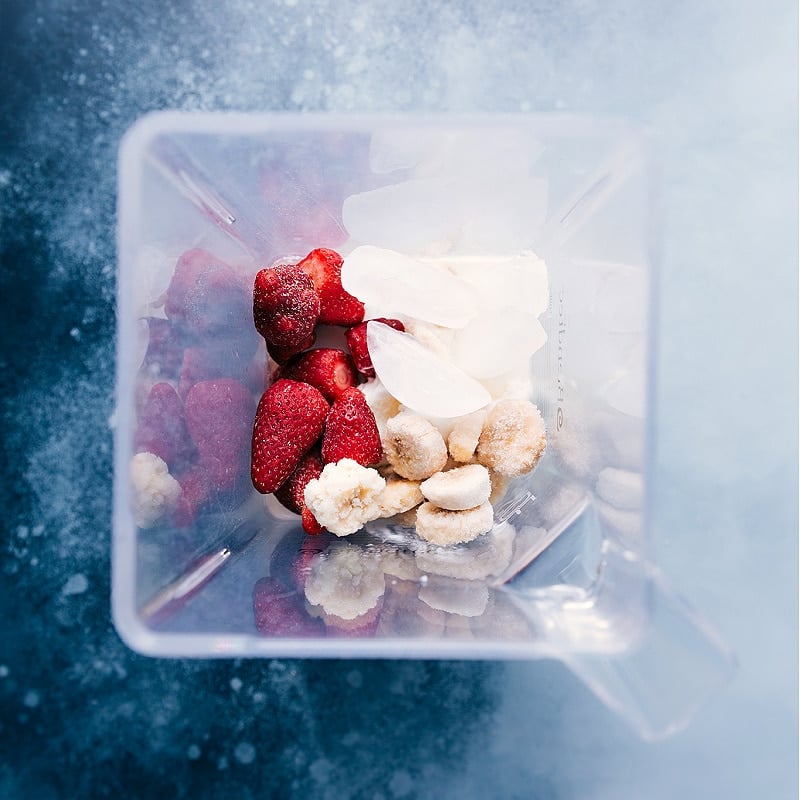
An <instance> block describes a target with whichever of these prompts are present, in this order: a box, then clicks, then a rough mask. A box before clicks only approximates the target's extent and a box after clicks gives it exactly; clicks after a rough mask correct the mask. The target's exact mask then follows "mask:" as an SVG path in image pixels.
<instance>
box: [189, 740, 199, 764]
mask: <svg viewBox="0 0 800 800" xmlns="http://www.w3.org/2000/svg"><path fill="white" fill-rule="evenodd" d="M186 757H187V758H188V759H189V760H190V761H197V759H198V758H200V748H199V747H198V746H197V745H196V744H190V745H189V747H188V748H187V750H186Z"/></svg>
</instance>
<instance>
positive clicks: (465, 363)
mask: <svg viewBox="0 0 800 800" xmlns="http://www.w3.org/2000/svg"><path fill="white" fill-rule="evenodd" d="M546 341H547V334H546V333H545V330H544V328H543V327H542V325H541V323H540V322H539V320H538V319H537V318H536V317H535V316H534V315H533V314H526V313H525V312H524V311H519V310H518V309H515V308H499V309H497V310H489V311H487V312H486V313H482V314H481V315H479V316H478V317H476V318H475V319H473V320H472V321H471V322H470V323H469V324H468V325H466V327H464V328H462V329H461V330H459V331H456V335H455V337H454V338H453V347H452V358H453V363H454V364H455V365H456V366H457V367H460V368H461V369H462V370H464V372H466V373H467V374H468V375H472V376H473V377H474V378H493V377H495V376H497V375H502V374H503V373H506V372H510V371H511V370H513V369H515V368H516V367H519V366H520V365H522V364H525V363H526V362H527V360H528V359H529V358H530V357H531V356H532V355H533V354H534V353H535V352H536V351H537V350H538V349H539V348H540V347H542V345H544V343H545V342H546Z"/></svg>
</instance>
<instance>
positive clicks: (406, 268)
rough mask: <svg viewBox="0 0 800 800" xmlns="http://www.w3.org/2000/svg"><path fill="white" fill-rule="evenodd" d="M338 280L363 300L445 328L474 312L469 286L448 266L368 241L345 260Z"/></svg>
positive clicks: (475, 305) (475, 302)
mask: <svg viewBox="0 0 800 800" xmlns="http://www.w3.org/2000/svg"><path fill="white" fill-rule="evenodd" d="M342 284H343V285H344V287H345V289H346V290H347V291H348V292H350V293H351V294H354V295H355V296H356V297H358V298H360V299H361V300H362V301H363V302H364V303H367V304H376V305H380V306H381V307H386V308H387V309H390V310H391V311H392V314H393V315H400V316H404V317H405V316H407V317H413V318H414V319H417V320H423V321H425V322H432V323H433V324H435V325H442V326H444V327H446V328H461V327H463V326H464V325H466V324H467V322H469V320H470V319H472V317H474V316H475V315H476V314H477V313H478V310H479V298H478V296H477V294H476V292H475V290H474V289H473V288H472V287H471V286H469V285H468V284H466V283H464V282H463V281H462V280H460V279H459V278H458V277H456V276H455V275H453V274H452V273H451V272H449V271H448V270H446V269H444V268H442V267H440V266H439V265H437V264H435V263H431V262H422V261H417V260H416V259H413V258H409V257H408V256H406V255H403V254H402V253H397V252H395V251H393V250H383V249H381V248H379V247H372V246H370V245H363V246H361V247H357V248H356V249H355V250H353V252H352V253H350V255H348V256H347V258H345V261H344V266H343V267H342Z"/></svg>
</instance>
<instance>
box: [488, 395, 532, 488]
mask: <svg viewBox="0 0 800 800" xmlns="http://www.w3.org/2000/svg"><path fill="white" fill-rule="evenodd" d="M546 444H547V439H546V437H545V430H544V420H543V419H542V415H541V414H540V413H539V409H538V408H536V406H535V405H534V404H533V403H531V402H530V401H529V400H499V401H498V402H497V403H495V405H494V406H493V407H492V409H491V410H490V411H489V414H488V416H487V417H486V422H485V423H484V425H483V430H482V431H481V435H480V439H479V440H478V448H477V450H476V451H475V452H476V455H477V457H478V461H479V462H480V463H481V464H483V465H484V466H485V467H488V468H489V469H491V470H493V471H495V472H498V473H500V475H504V476H505V477H507V478H515V477H517V476H518V475H524V474H525V473H526V472H530V471H531V470H532V469H533V468H534V467H535V466H536V465H537V464H538V463H539V459H540V458H541V457H542V453H543V452H544V448H545V445H546Z"/></svg>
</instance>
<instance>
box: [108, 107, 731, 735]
mask: <svg viewBox="0 0 800 800" xmlns="http://www.w3.org/2000/svg"><path fill="white" fill-rule="evenodd" d="M650 164H651V160H650V158H649V157H648V152H647V147H646V140H645V138H644V137H643V136H642V134H641V133H640V132H639V131H637V130H636V129H632V128H631V127H629V126H628V125H627V124H626V123H624V122H621V121H616V120H605V119H603V120H600V119H593V118H579V117H569V116H560V115H553V116H535V115H531V116H529V115H518V116H502V115H495V116H480V117H459V116H449V117H443V116H440V117H436V116H433V117H413V116H403V117H339V116H335V115H302V116H298V115H291V114H285V115H281V114H254V115H235V114H178V113H172V112H167V113H158V114H153V115H149V116H147V117H144V118H143V119H142V120H140V121H139V122H138V123H137V124H136V125H135V126H134V127H133V128H132V129H131V130H130V131H129V132H128V134H127V135H126V137H125V139H124V141H123V144H122V147H121V150H120V157H119V198H118V199H119V231H118V244H119V279H118V345H117V356H118V362H117V363H118V367H117V409H116V414H115V424H116V430H115V484H114V553H113V612H114V619H115V623H116V625H117V628H118V630H119V632H120V634H121V635H122V636H123V638H124V639H125V641H126V642H128V644H129V645H130V646H131V647H133V648H134V649H136V650H138V651H140V652H143V653H147V654H151V655H159V656H196V657H211V656H271V657H274V656H287V657H288V656H292V657H352V658H362V657H388V658H481V659H483V658H515V659H517V658H518V659H535V658H559V659H562V660H563V661H564V662H565V663H566V664H568V665H569V666H570V667H571V668H572V669H573V670H574V671H575V673H576V674H577V675H579V676H580V677H581V678H582V679H583V680H584V681H585V682H586V683H587V685H589V686H590V687H591V688H592V689H593V690H594V691H595V692H596V693H597V695H598V696H599V697H600V698H601V699H602V700H603V701H604V702H606V703H607V704H608V705H609V706H611V707H612V708H614V709H615V710H617V711H618V712H620V713H621V714H622V715H623V716H624V717H625V718H626V719H627V720H628V721H629V722H631V724H633V725H634V727H635V728H636V729H637V730H638V731H639V732H640V734H641V735H642V736H644V737H647V738H655V737H658V736H661V735H666V734H668V733H671V732H673V731H674V730H677V729H678V728H680V727H681V726H682V725H684V724H685V723H686V722H687V721H688V719H689V718H690V716H691V712H692V711H693V710H694V708H695V707H696V706H697V704H698V703H699V702H700V701H701V700H702V699H703V698H704V697H705V695H706V694H707V693H708V692H709V691H710V690H711V689H712V688H713V687H715V686H718V685H720V684H722V683H723V682H724V681H725V679H726V678H727V677H729V676H730V674H731V670H732V668H733V666H732V665H733V663H734V659H733V656H732V654H731V653H730V652H729V651H728V649H727V648H726V646H725V645H724V643H722V642H720V641H719V640H718V639H717V637H716V635H715V634H714V633H713V631H711V630H709V629H708V628H707V626H706V625H705V623H704V622H703V621H702V620H701V619H700V618H699V617H698V616H697V615H696V613H695V612H694V611H692V610H691V609H690V608H689V607H688V606H687V605H685V604H684V603H683V601H682V600H680V598H677V597H676V596H675V595H674V593H673V592H672V590H671V589H670V588H669V587H668V586H667V585H666V584H665V582H664V580H663V578H662V577H661V576H660V574H659V573H658V571H657V570H656V569H655V568H654V567H653V566H652V564H651V563H650V558H651V544H652V543H651V536H650V523H649V509H650V501H649V492H650V491H651V484H650V481H649V479H648V478H649V468H650V465H651V464H652V463H653V458H654V453H653V436H652V420H653V405H652V403H653V394H654V393H653V387H652V378H653V374H654V371H655V343H654V341H653V330H654V315H655V312H656V308H657V304H656V299H657V296H656V293H657V286H656V279H655V272H654V264H655V258H654V253H653V251H652V247H653V239H654V236H653V230H652V224H653V223H652V217H653V215H652V183H653V181H652V176H651V174H650V169H651V167H650ZM448 198H449V200H450V201H451V202H449V203H445V201H446V200H448ZM444 205H446V206H447V207H446V208H443V206H444ZM451 205H452V208H451V207H450V206H451ZM437 224H438V225H440V227H442V231H444V233H445V234H446V238H447V246H448V247H449V248H450V249H451V251H455V252H456V253H459V252H461V253H468V254H470V255H472V254H476V253H478V254H480V253H481V252H490V253H494V254H498V253H500V254H503V255H513V253H514V252H517V251H519V250H521V249H524V248H529V249H532V250H534V251H535V252H536V253H538V254H539V255H540V256H542V257H543V258H544V259H545V260H546V262H547V265H548V273H549V281H550V304H549V308H548V310H547V312H546V313H545V314H544V315H543V317H542V318H541V322H542V324H543V325H544V328H545V330H546V332H547V335H548V338H547V343H546V345H545V347H544V348H543V349H542V350H540V351H539V352H538V353H537V354H536V355H535V356H534V360H533V365H532V380H533V387H534V400H535V401H536V402H537V404H538V405H539V407H540V409H541V410H542V413H543V415H544V418H545V422H546V425H547V430H548V447H547V451H546V454H545V456H544V457H543V459H542V462H541V464H540V466H539V467H538V468H537V469H536V470H535V471H534V472H533V473H532V475H530V476H528V477H527V478H524V479H517V480H516V481H515V482H514V483H513V484H512V485H511V487H510V488H509V490H508V492H507V493H506V495H505V497H504V499H503V502H502V503H501V504H499V505H498V506H497V507H496V509H495V511H496V514H495V518H496V521H497V522H498V524H499V525H500V527H503V526H504V527H503V530H511V529H513V531H514V532H515V536H514V537H513V550H511V549H509V550H508V552H507V553H506V552H505V551H503V548H504V547H505V544H504V542H505V539H503V538H502V536H500V538H497V539H496V540H493V541H492V542H491V543H490V545H485V546H484V550H485V552H484V551H481V550H480V547H478V548H476V549H474V550H473V551H470V550H469V549H466V550H465V551H464V554H463V555H464V558H467V559H471V561H470V565H471V566H470V569H471V570H472V572H471V573H470V574H467V573H463V569H462V567H459V566H457V565H454V563H450V562H448V561H447V559H446V558H445V560H444V561H441V557H439V556H436V554H433V555H430V554H429V555H428V556H418V557H417V558H416V561H414V556H413V554H412V556H411V561H408V559H406V562H404V563H405V566H404V567H403V569H405V570H409V569H410V570H411V572H410V574H409V575H406V574H405V573H403V579H402V580H399V581H398V580H397V579H396V577H393V576H392V575H390V573H389V572H387V578H386V580H387V583H386V593H385V594H386V596H385V597H384V598H382V602H383V606H382V612H381V618H380V624H379V625H378V627H377V629H376V630H375V631H374V633H373V634H372V635H370V636H367V637H363V636H362V637H353V636H336V637H334V636H329V637H312V638H283V637H276V636H263V635H261V634H259V633H258V630H257V629H256V627H255V625H254V621H253V606H252V590H253V587H254V585H255V584H256V583H257V582H258V580H259V579H260V578H263V577H265V576H266V575H267V574H268V573H269V564H270V560H271V559H270V557H271V555H272V554H273V553H274V551H275V550H276V548H277V547H279V546H281V545H280V543H281V542H283V543H284V546H286V545H287V543H290V542H294V541H301V540H302V537H298V535H297V527H298V526H297V523H296V518H294V519H293V518H291V516H289V517H287V516H286V515H285V514H281V513H271V512H270V511H268V508H271V506H265V505H264V503H263V499H262V498H260V497H258V496H253V497H251V498H250V499H249V500H248V501H247V502H246V503H244V504H242V505H241V506H240V507H239V508H237V509H234V510H233V511H230V510H229V511H227V512H225V511H220V512H219V513H217V514H210V515H206V516H205V517H203V518H201V519H200V521H199V522H198V523H197V524H196V525H195V526H194V527H193V528H192V529H191V530H190V531H188V532H183V533H182V534H181V535H180V536H179V537H177V538H176V537H174V536H171V535H169V532H167V531H163V530H162V531H155V532H153V531H140V530H137V528H136V526H135V524H134V522H133V517H132V513H131V507H130V499H129V490H128V486H129V466H128V465H129V462H130V457H131V455H132V446H133V433H134V429H135V425H136V407H137V405H136V403H137V397H140V396H141V392H142V385H141V384H142V378H141V373H140V371H139V366H140V363H141V356H142V348H143V344H144V343H143V331H142V323H141V319H142V318H143V317H145V316H147V315H148V314H149V313H152V309H153V308H154V304H155V306H157V301H158V298H159V297H160V296H161V295H162V294H163V292H164V290H165V289H166V286H167V284H168V282H169V279H170V276H171V274H172V269H173V268H174V263H175V258H176V257H177V256H178V255H180V253H181V252H183V251H184V250H186V249H189V248H190V247H196V246H202V247H205V248H207V249H209V250H211V251H213V252H214V253H216V254H217V255H219V256H220V257H221V258H223V259H225V260H227V261H228V262H229V263H232V264H236V265H237V266H238V267H239V268H241V269H244V270H245V271H246V272H247V273H248V274H249V275H252V274H254V273H255V271H256V270H257V269H258V268H259V267H260V266H263V265H265V264H268V263H272V262H274V261H275V260H276V259H278V258H282V257H286V256H289V255H298V254H299V255H302V254H303V253H305V252H307V251H308V250H310V249H312V248H313V247H316V246H319V245H320V244H326V243H334V244H335V245H336V246H338V247H340V248H341V249H343V250H344V251H345V252H346V251H347V250H349V249H351V248H352V247H354V246H356V245H357V244H359V243H369V244H379V245H383V246H393V247H396V248H398V249H403V248H404V247H405V249H407V250H409V251H411V252H414V250H415V248H417V249H419V248H420V246H421V242H422V239H419V240H416V239H415V237H417V238H419V237H421V236H422V234H421V233H420V231H421V230H424V233H425V236H427V237H428V238H427V240H426V246H427V248H428V249H427V250H426V253H427V254H430V253H431V247H435V246H439V245H441V242H439V243H438V244H437V242H436V241H435V237H436V235H437V233H441V232H442V231H438V230H437V228H436V225H437ZM359 236H360V237H361V239H359ZM241 324H242V325H250V324H251V320H249V319H243V320H241ZM373 534H375V532H374V531H372V532H368V533H367V534H364V535H363V536H362V537H361V538H360V539H359V537H356V539H355V540H354V541H355V542H356V544H358V542H359V541H361V546H362V547H363V548H364V552H366V553H373V554H374V553H376V552H378V550H376V548H384V551H385V549H386V548H391V547H392V546H393V545H392V542H393V535H394V534H393V532H392V531H391V530H385V531H383V532H380V531H379V532H378V538H377V539H376V538H375V535H373ZM292 537H296V538H295V539H292ZM364 537H366V539H367V540H368V541H366V543H364ZM370 537H372V538H370ZM396 541H397V542H399V543H400V545H402V547H401V548H400V549H401V551H402V552H403V553H405V555H406V556H407V555H408V549H407V547H406V545H407V544H408V543H407V542H405V541H403V540H402V537H400V538H397V539H396ZM509 541H510V539H509ZM337 546H341V545H337ZM384 551H381V552H384ZM501 551H502V552H501ZM331 552H332V553H333V552H335V549H334V550H332V551H331ZM393 557H394V556H393ZM458 557H461V556H459V554H458V553H456V554H455V555H454V556H452V558H458ZM426 558H427V560H425V559H426ZM432 558H433V559H434V560H433V561H431V559H432ZM435 558H440V561H441V565H440V566H439V567H437V566H436V562H435ZM482 559H483V560H482ZM492 559H494V560H492ZM273 561H274V559H273ZM330 563H333V558H332V557H331V561H330ZM392 563H394V562H392ZM409 565H410V566H409ZM419 565H422V566H424V567H425V570H420V569H419ZM431 565H432V566H431ZM482 565H486V569H485V570H484V572H483V573H481V566H482ZM401 566H402V565H401ZM394 568H395V570H396V569H397V564H395V567H394ZM386 569H389V567H386ZM459 569H462V573H463V574H462V579H459V578H458V577H457V576H456V575H457V573H458V570H459ZM396 574H397V573H396V572H395V575H396ZM463 575H467V578H466V579H464V578H463ZM415 581H416V584H417V586H416V588H413V587H414V582H415ZM409 586H411V587H412V589H411V591H409V589H408V587H409Z"/></svg>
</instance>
